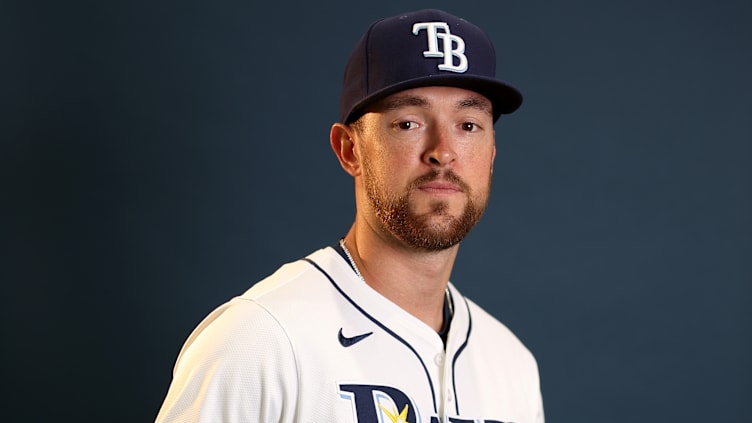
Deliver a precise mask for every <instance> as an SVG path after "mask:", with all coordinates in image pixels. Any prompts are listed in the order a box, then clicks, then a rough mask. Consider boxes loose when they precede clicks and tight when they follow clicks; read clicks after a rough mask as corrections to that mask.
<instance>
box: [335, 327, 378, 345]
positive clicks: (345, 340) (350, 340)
mask: <svg viewBox="0 0 752 423" xmlns="http://www.w3.org/2000/svg"><path fill="white" fill-rule="evenodd" d="M371 335H373V332H368V333H364V334H362V335H355V336H353V337H347V336H345V335H343V334H342V328H340V329H339V333H338V334H337V337H338V338H339V343H340V344H342V346H343V347H345V348H347V347H352V346H353V345H355V344H357V343H358V342H360V341H362V340H364V339H366V338H368V337H369V336H371Z"/></svg>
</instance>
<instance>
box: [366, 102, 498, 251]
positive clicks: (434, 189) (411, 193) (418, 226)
mask: <svg viewBox="0 0 752 423" xmlns="http://www.w3.org/2000/svg"><path fill="white" fill-rule="evenodd" d="M369 110H370V111H369V112H368V113H366V114H365V115H363V116H362V117H361V118H360V120H359V122H358V123H357V126H358V128H359V131H356V132H357V134H358V138H359V139H360V142H358V143H357V146H358V147H357V148H358V154H359V155H360V159H361V164H362V175H361V176H362V189H363V190H364V191H365V196H366V198H367V200H368V202H367V208H366V213H365V216H366V219H367V221H368V222H369V224H370V225H372V226H374V227H375V229H377V230H378V232H379V233H382V234H383V235H385V236H391V237H393V238H396V239H397V240H399V241H401V242H402V243H404V244H406V245H408V246H410V247H413V248H417V249H423V250H429V251H436V250H442V249H446V248H449V247H451V246H453V245H455V244H457V243H459V242H460V241H461V240H462V239H463V238H464V237H465V235H467V233H468V232H469V231H470V229H472V227H473V226H475V224H476V223H477V222H478V220H479V219H480V217H481V215H482V214H483V212H484V210H485V208H486V205H487V203H488V195H489V191H490V186H491V174H492V167H493V160H494V156H495V154H496V147H495V141H494V128H493V118H492V114H491V103H490V101H489V100H488V99H487V98H485V97H484V96H482V95H480V94H477V93H475V92H473V91H468V90H464V89H459V88H451V87H425V88H415V89H411V90H407V91H402V92H399V93H397V94H394V95H392V96H390V97H387V98H386V99H384V100H382V101H381V102H379V103H377V104H376V105H375V106H374V107H372V108H370V109H369Z"/></svg>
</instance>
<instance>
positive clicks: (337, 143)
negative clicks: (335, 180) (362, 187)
mask: <svg viewBox="0 0 752 423" xmlns="http://www.w3.org/2000/svg"><path fill="white" fill-rule="evenodd" d="M354 132H355V131H354V130H353V129H352V128H351V127H349V126H347V125H344V124H341V123H335V124H334V125H332V129H331V131H329V143H330V144H331V146H332V150H334V154H335V155H336V156H337V159H339V164H340V165H341V166H342V169H344V170H345V172H347V173H349V174H350V175H352V176H357V175H360V158H359V157H358V154H357V153H356V151H355V143H354V142H353V137H354V136H355V133H354Z"/></svg>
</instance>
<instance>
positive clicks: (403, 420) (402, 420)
mask: <svg viewBox="0 0 752 423" xmlns="http://www.w3.org/2000/svg"><path fill="white" fill-rule="evenodd" d="M379 407H381V409H382V410H383V411H384V412H385V413H386V415H387V416H389V419H390V420H392V422H393V423H408V421H407V407H408V405H407V404H405V408H403V409H402V412H401V413H399V415H397V409H395V410H394V414H392V413H390V412H389V410H387V409H386V407H384V406H383V405H379Z"/></svg>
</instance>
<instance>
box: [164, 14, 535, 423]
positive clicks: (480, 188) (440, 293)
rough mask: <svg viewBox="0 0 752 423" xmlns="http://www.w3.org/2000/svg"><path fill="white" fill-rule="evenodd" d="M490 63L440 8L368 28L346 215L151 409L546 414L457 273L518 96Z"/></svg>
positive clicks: (359, 60) (352, 102)
mask: <svg viewBox="0 0 752 423" xmlns="http://www.w3.org/2000/svg"><path fill="white" fill-rule="evenodd" d="M495 60H496V59H495V56H494V51H493V47H492V45H491V43H490V41H489V40H488V38H487V36H486V35H485V34H484V33H483V31H482V30H480V29H479V28H477V27H476V26H474V25H472V24H471V23H469V22H467V21H465V20H462V19H459V18H457V17H455V16H452V15H450V14H448V13H446V12H443V11H438V10H422V11H417V12H412V13H405V14H403V15H399V16H395V17H391V18H387V19H383V20H380V21H377V22H375V23H374V24H372V25H371V26H370V27H369V29H368V31H367V32H366V33H365V35H364V36H363V37H362V38H361V40H360V41H359V42H358V44H357V45H356V46H355V48H354V50H353V51H352V53H351V55H350V58H349V60H348V62H347V66H346V69H345V75H344V85H343V92H342V96H341V104H340V106H341V121H340V122H339V123H335V124H334V125H333V126H332V128H331V132H330V142H331V146H332V148H333V150H334V153H335V154H336V155H337V157H338V159H339V161H340V163H341V165H342V167H343V169H344V170H345V171H346V172H347V173H349V174H350V175H352V177H353V180H354V183H355V201H356V210H357V211H356V216H355V221H354V223H353V225H352V227H351V229H350V230H349V232H348V233H347V235H346V236H345V237H344V238H343V239H342V240H340V242H338V243H337V244H335V245H333V246H331V247H328V248H324V249H321V250H319V251H316V252H314V253H312V254H311V255H309V256H308V257H306V258H304V259H302V260H299V261H297V262H294V263H290V264H287V265H284V266H282V267H281V268H280V269H279V270H278V271H277V272H275V273H274V274H273V275H271V276H269V277H268V278H266V279H265V280H263V281H261V282H259V283H257V284H256V285H254V286H253V287H251V288H250V289H249V290H248V291H247V292H246V293H245V294H243V295H242V296H240V297H237V298H235V299H233V300H231V301H229V302H228V303H226V304H224V305H222V306H220V307H219V308H218V309H217V310H215V311H214V312H213V313H211V314H210V315H209V316H208V317H207V318H206V319H205V320H204V321H203V322H202V323H201V324H200V325H199V327H198V328H196V330H195V331H194V332H193V333H192V334H191V336H190V337H189V338H188V340H187V342H186V344H185V346H184V347H183V350H182V351H181V353H180V356H179V357H178V360H177V363H176V365H175V369H174V378H173V381H172V384H171V386H170V389H169V392H168V394H167V398H166V399H165V402H164V404H163V407H162V409H161V411H160V413H159V415H158V417H157V421H160V422H167V421H180V422H183V421H191V422H192V421H201V422H225V421H226V422H304V423H333V422H358V423H377V422H378V423H388V422H394V423H397V422H400V423H404V422H409V423H438V422H450V421H451V422H483V421H485V422H515V423H525V422H535V423H540V422H543V406H542V400H541V393H540V387H539V381H538V370H537V365H536V362H535V359H534V358H533V356H532V355H531V354H530V352H529V351H528V350H527V349H526V348H525V347H524V346H523V345H522V344H521V343H520V341H519V340H518V339H517V338H516V337H515V336H514V335H513V334H512V333H511V332H510V331H509V330H508V329H507V328H506V327H504V326H503V325H502V324H501V323H499V322H498V321H496V320H495V319H494V318H493V317H491V316H490V315H489V314H487V313H486V312H484V311H483V310H481V309H480V308H479V307H478V306H477V305H475V304H474V303H472V302H471V301H470V300H468V299H466V298H465V297H463V296H462V294H460V292H459V291H458V290H457V288H455V287H454V285H452V284H451V283H450V282H449V277H450V274H451V271H452V266H453V264H454V260H455V258H456V256H457V251H458V247H459V242H460V241H461V240H462V239H463V237H464V236H465V235H466V234H467V233H468V231H469V230H470V229H471V228H472V227H473V226H474V225H475V223H476V222H477V221H478V219H479V218H480V217H481V215H482V214H483V211H484V209H485V207H486V203H487V200H488V195H489V189H490V185H491V174H492V167H493V161H494V156H495V152H496V148H495V140H494V122H495V121H496V120H497V119H498V118H499V116H500V115H501V114H505V113H511V112H513V111H514V110H516V109H517V108H518V107H519V105H520V104H521V102H522V97H521V95H520V94H519V92H518V91H517V90H516V89H515V88H513V87H511V86H509V85H508V84H506V83H504V82H501V81H499V80H497V79H496V78H495V75H494V73H495Z"/></svg>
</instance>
